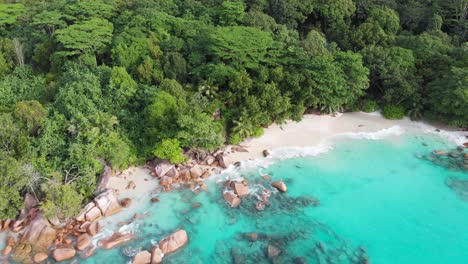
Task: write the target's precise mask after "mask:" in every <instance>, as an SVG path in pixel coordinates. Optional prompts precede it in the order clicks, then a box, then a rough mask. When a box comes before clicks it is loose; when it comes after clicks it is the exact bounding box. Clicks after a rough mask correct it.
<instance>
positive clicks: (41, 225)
mask: <svg viewBox="0 0 468 264" xmlns="http://www.w3.org/2000/svg"><path fill="white" fill-rule="evenodd" d="M56 235H57V231H56V230H55V229H54V228H52V227H51V226H50V223H49V221H48V220H47V219H46V218H44V217H42V216H39V217H36V218H35V219H34V220H33V221H32V222H31V223H30V224H29V225H28V226H27V227H26V229H25V231H24V233H23V235H22V236H21V240H20V242H21V243H24V244H30V245H33V246H34V248H35V249H38V250H41V251H43V250H46V249H47V248H48V247H49V246H50V245H51V244H52V243H53V241H54V239H55V237H56Z"/></svg>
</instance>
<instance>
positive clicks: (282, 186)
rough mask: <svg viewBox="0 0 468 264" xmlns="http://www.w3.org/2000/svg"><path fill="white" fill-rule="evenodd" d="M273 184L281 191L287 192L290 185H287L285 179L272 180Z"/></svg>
mask: <svg viewBox="0 0 468 264" xmlns="http://www.w3.org/2000/svg"><path fill="white" fill-rule="evenodd" d="M271 186H273V187H275V188H276V189H277V190H278V191H280V192H286V191H287V190H288V187H286V184H285V183H284V182H283V181H275V182H272V183H271Z"/></svg>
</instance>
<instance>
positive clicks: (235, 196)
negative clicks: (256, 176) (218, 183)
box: [223, 175, 288, 211]
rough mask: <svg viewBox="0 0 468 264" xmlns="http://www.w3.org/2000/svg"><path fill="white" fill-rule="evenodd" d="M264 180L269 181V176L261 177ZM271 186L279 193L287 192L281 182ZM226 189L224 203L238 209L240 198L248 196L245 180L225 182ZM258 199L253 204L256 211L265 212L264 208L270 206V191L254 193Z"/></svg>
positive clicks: (247, 186)
mask: <svg viewBox="0 0 468 264" xmlns="http://www.w3.org/2000/svg"><path fill="white" fill-rule="evenodd" d="M263 178H264V179H270V176H268V175H265V176H263ZM271 186H272V187H274V188H276V189H277V190H278V191H280V192H286V191H287V190H288V188H287V186H286V184H285V183H284V182H283V181H274V182H272V183H271ZM225 187H226V189H225V190H224V192H223V197H224V200H225V201H226V203H227V204H228V205H229V206H230V207H233V208H234V207H238V206H239V205H240V204H241V202H242V198H245V197H247V196H248V195H249V194H250V189H249V185H248V182H247V180H245V179H243V180H242V181H231V180H227V181H226V182H225ZM255 195H256V196H257V198H258V201H257V202H256V203H255V208H256V209H257V210H258V211H263V210H265V207H266V206H269V205H270V201H269V199H268V197H270V195H271V191H270V190H268V189H266V188H265V189H262V190H261V191H260V193H255Z"/></svg>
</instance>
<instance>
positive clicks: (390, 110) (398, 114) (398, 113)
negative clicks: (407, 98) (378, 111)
mask: <svg viewBox="0 0 468 264" xmlns="http://www.w3.org/2000/svg"><path fill="white" fill-rule="evenodd" d="M382 115H383V116H384V117H385V118H387V119H403V117H405V108H404V107H403V106H401V105H392V104H387V105H385V106H384V107H383V110H382Z"/></svg>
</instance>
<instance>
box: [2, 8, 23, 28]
mask: <svg viewBox="0 0 468 264" xmlns="http://www.w3.org/2000/svg"><path fill="white" fill-rule="evenodd" d="M24 9H25V8H24V5H22V4H0V26H5V25H11V24H14V23H15V22H16V18H18V16H19V15H21V13H23V12H24Z"/></svg>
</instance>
